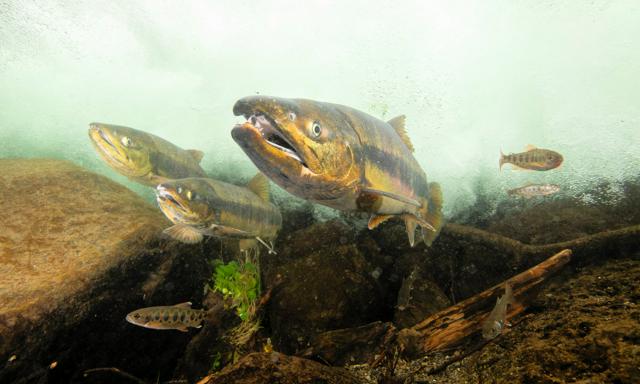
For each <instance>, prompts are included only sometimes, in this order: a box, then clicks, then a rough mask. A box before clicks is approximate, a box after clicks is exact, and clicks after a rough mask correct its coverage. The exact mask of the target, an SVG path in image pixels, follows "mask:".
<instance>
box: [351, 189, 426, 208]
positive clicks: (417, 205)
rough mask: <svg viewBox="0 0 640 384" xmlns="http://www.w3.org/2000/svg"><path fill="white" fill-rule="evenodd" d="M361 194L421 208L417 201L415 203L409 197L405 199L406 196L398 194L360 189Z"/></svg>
mask: <svg viewBox="0 0 640 384" xmlns="http://www.w3.org/2000/svg"><path fill="white" fill-rule="evenodd" d="M362 192H366V193H371V194H374V195H379V196H384V197H388V198H390V199H394V200H398V201H401V202H403V203H406V204H410V205H413V206H415V207H418V208H420V207H421V204H420V202H419V201H417V200H415V199H412V198H410V197H407V196H402V195H398V194H396V193H393V192H386V191H380V190H378V189H372V188H362Z"/></svg>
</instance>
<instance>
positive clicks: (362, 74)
mask: <svg viewBox="0 0 640 384" xmlns="http://www.w3.org/2000/svg"><path fill="white" fill-rule="evenodd" d="M639 43H640V3H639V2H637V1H588V2H587V1H571V2H566V1H565V2H558V1H512V0H508V1H507V0H505V1H449V2H441V1H413V2H410V1H377V2H374V1H349V2H345V1H305V2H304V4H303V3H302V2H298V1H191V2H158V1H137V2H131V1H93V2H76V1H57V2H56V1H35V2H24V1H11V0H9V1H0V157H9V156H21V157H43V156H46V157H56V158H65V159H70V160H72V161H74V162H76V163H78V164H80V165H83V166H85V167H88V168H90V169H93V170H96V171H98V172H101V173H104V174H106V175H107V176H109V177H111V178H113V179H115V180H117V181H119V182H122V183H125V184H127V185H128V186H129V187H131V188H132V189H134V190H136V191H137V192H139V193H142V194H144V195H145V196H147V197H149V194H150V193H149V191H148V188H146V187H140V186H137V185H135V184H134V183H131V182H129V181H127V180H126V179H125V178H124V177H122V176H120V175H118V174H116V173H115V172H114V171H112V170H111V169H109V168H108V167H107V166H106V165H105V164H103V163H102V162H101V161H100V160H99V158H98V157H97V156H96V154H95V153H94V151H93V148H92V147H91V145H90V142H89V139H88V137H87V128H88V124H89V123H90V122H92V121H101V122H108V123H114V124H121V125H128V126H131V127H134V128H137V129H142V130H146V131H149V132H152V133H154V134H157V135H159V136H161V137H164V138H166V139H168V140H170V141H172V142H174V143H176V144H177V145H179V146H181V147H183V148H197V149H201V150H203V151H204V152H205V153H206V155H205V158H204V161H203V165H204V168H205V169H206V170H207V171H208V172H209V173H210V174H211V176H213V177H216V176H217V175H229V174H240V175H242V176H243V177H246V178H248V177H249V176H250V175H251V174H253V173H254V172H255V167H254V166H253V164H252V163H251V162H250V161H249V160H248V159H247V158H246V156H245V154H244V153H243V152H242V151H241V150H240V148H239V147H238V146H237V145H236V144H235V143H234V141H233V140H232V139H231V136H230V130H231V128H232V126H233V125H234V123H235V122H237V121H238V119H237V118H236V117H234V116H233V113H232V112H231V107H232V105H233V103H234V101H235V100H237V99H238V98H240V97H242V96H247V95H251V94H256V93H260V94H267V95H276V96H281V97H304V98H310V99H317V100H322V101H330V102H335V103H340V104H346V105H349V106H352V107H355V108H358V109H361V110H363V111H366V112H368V113H371V114H372V115H374V116H377V117H380V118H384V119H390V118H392V117H394V116H396V115H399V114H406V115H407V129H408V131H409V135H410V137H411V139H412V141H413V143H414V146H415V148H416V153H415V155H416V157H417V159H418V161H419V162H420V163H421V164H422V166H423V168H424V169H425V170H426V172H427V174H428V177H429V179H430V180H435V181H439V182H440V183H441V184H442V185H443V188H444V193H445V208H446V211H447V213H448V214H452V213H455V212H456V211H459V210H461V209H464V208H465V207H468V206H469V205H470V204H473V202H474V196H475V194H476V191H477V189H478V186H479V185H481V186H482V188H483V189H484V190H487V191H489V193H491V194H493V195H495V196H496V197H499V196H503V195H504V191H505V190H506V189H509V188H514V187H516V186H519V185H522V184H523V183H526V182H553V183H557V184H560V185H561V186H562V187H563V189H564V190H565V191H566V192H567V193H569V194H573V195H577V194H578V193H579V192H580V191H583V190H585V189H588V188H589V187H590V186H592V185H593V184H594V183H596V182H599V181H600V180H602V179H606V180H609V181H614V182H621V181H623V180H625V179H627V178H630V177H635V176H637V175H638V169H639V166H640V102H639V101H640V87H638V79H640V65H639V63H640V44H639ZM526 144H534V145H537V146H539V147H542V148H550V149H554V150H557V151H559V152H561V153H562V154H563V155H564V157H565V163H564V165H563V166H562V167H561V168H559V169H557V170H553V171H550V172H544V173H531V172H513V171H510V170H508V169H505V170H503V171H502V172H499V171H498V157H499V152H500V149H502V150H503V151H505V152H519V151H521V150H522V149H523V148H524V146H525V145H526ZM507 168H508V167H507ZM614 184H615V183H614ZM615 191H616V189H615V187H612V196H613V195H615V193H616V192H615ZM282 193H284V192H282ZM612 200H614V199H613V197H612ZM585 201H586V202H589V201H588V198H587V199H586V200H585Z"/></svg>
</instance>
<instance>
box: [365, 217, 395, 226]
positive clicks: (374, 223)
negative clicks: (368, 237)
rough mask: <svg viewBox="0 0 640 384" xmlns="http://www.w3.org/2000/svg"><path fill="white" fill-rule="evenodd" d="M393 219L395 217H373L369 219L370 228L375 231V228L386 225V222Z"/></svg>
mask: <svg viewBox="0 0 640 384" xmlns="http://www.w3.org/2000/svg"><path fill="white" fill-rule="evenodd" d="M392 217H393V215H372V216H371V218H370V219H369V225H368V227H369V229H374V228H375V227H377V226H378V225H380V224H382V223H384V222H385V221H387V220H389V219H390V218H392Z"/></svg>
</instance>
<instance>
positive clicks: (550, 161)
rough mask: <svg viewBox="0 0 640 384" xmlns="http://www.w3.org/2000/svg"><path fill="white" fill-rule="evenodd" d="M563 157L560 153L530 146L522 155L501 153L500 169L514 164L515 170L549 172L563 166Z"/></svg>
mask: <svg viewBox="0 0 640 384" xmlns="http://www.w3.org/2000/svg"><path fill="white" fill-rule="evenodd" d="M563 160H564V159H563V157H562V155H561V154H559V153H558V152H555V151H552V150H550V149H542V148H536V147H534V146H533V145H531V144H529V145H527V146H526V147H525V151H524V152H521V153H510V154H508V155H505V154H504V153H502V151H500V169H502V166H503V165H504V164H512V165H513V166H514V167H515V169H528V170H532V171H548V170H550V169H554V168H558V167H559V166H560V164H562V161H563Z"/></svg>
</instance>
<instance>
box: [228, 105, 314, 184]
mask: <svg viewBox="0 0 640 384" xmlns="http://www.w3.org/2000/svg"><path fill="white" fill-rule="evenodd" d="M296 110H297V107H296V105H295V104H294V103H292V102H290V101H289V100H286V99H276V98H271V97H266V96H252V97H246V98H243V99H240V100H238V101H237V102H236V104H235V105H234V107H233V113H234V114H235V115H236V116H243V117H244V118H245V119H246V121H245V122H244V123H243V124H237V125H236V126H235V127H234V128H233V130H232V131H231V136H232V137H233V139H234V140H235V141H236V142H237V143H238V144H239V145H240V146H241V147H242V148H243V149H244V151H245V152H246V153H247V155H249V157H250V158H251V159H252V160H253V162H254V163H255V164H256V166H258V168H261V170H262V171H263V172H265V173H268V172H266V171H265V170H264V169H262V168H263V167H264V168H267V169H268V168H272V167H277V168H280V169H281V170H282V171H283V172H284V173H286V174H288V175H291V176H292V177H293V176H295V175H309V174H315V172H314V171H312V169H317V168H318V166H319V164H318V162H317V160H316V159H315V158H313V156H310V154H309V153H308V152H309V151H308V150H307V148H305V146H304V144H302V143H300V138H299V137H296V136H297V135H298V133H297V132H296V131H297V128H296V126H295V123H294V121H295V119H296V114H295V111H296ZM264 163H267V164H264Z"/></svg>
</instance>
